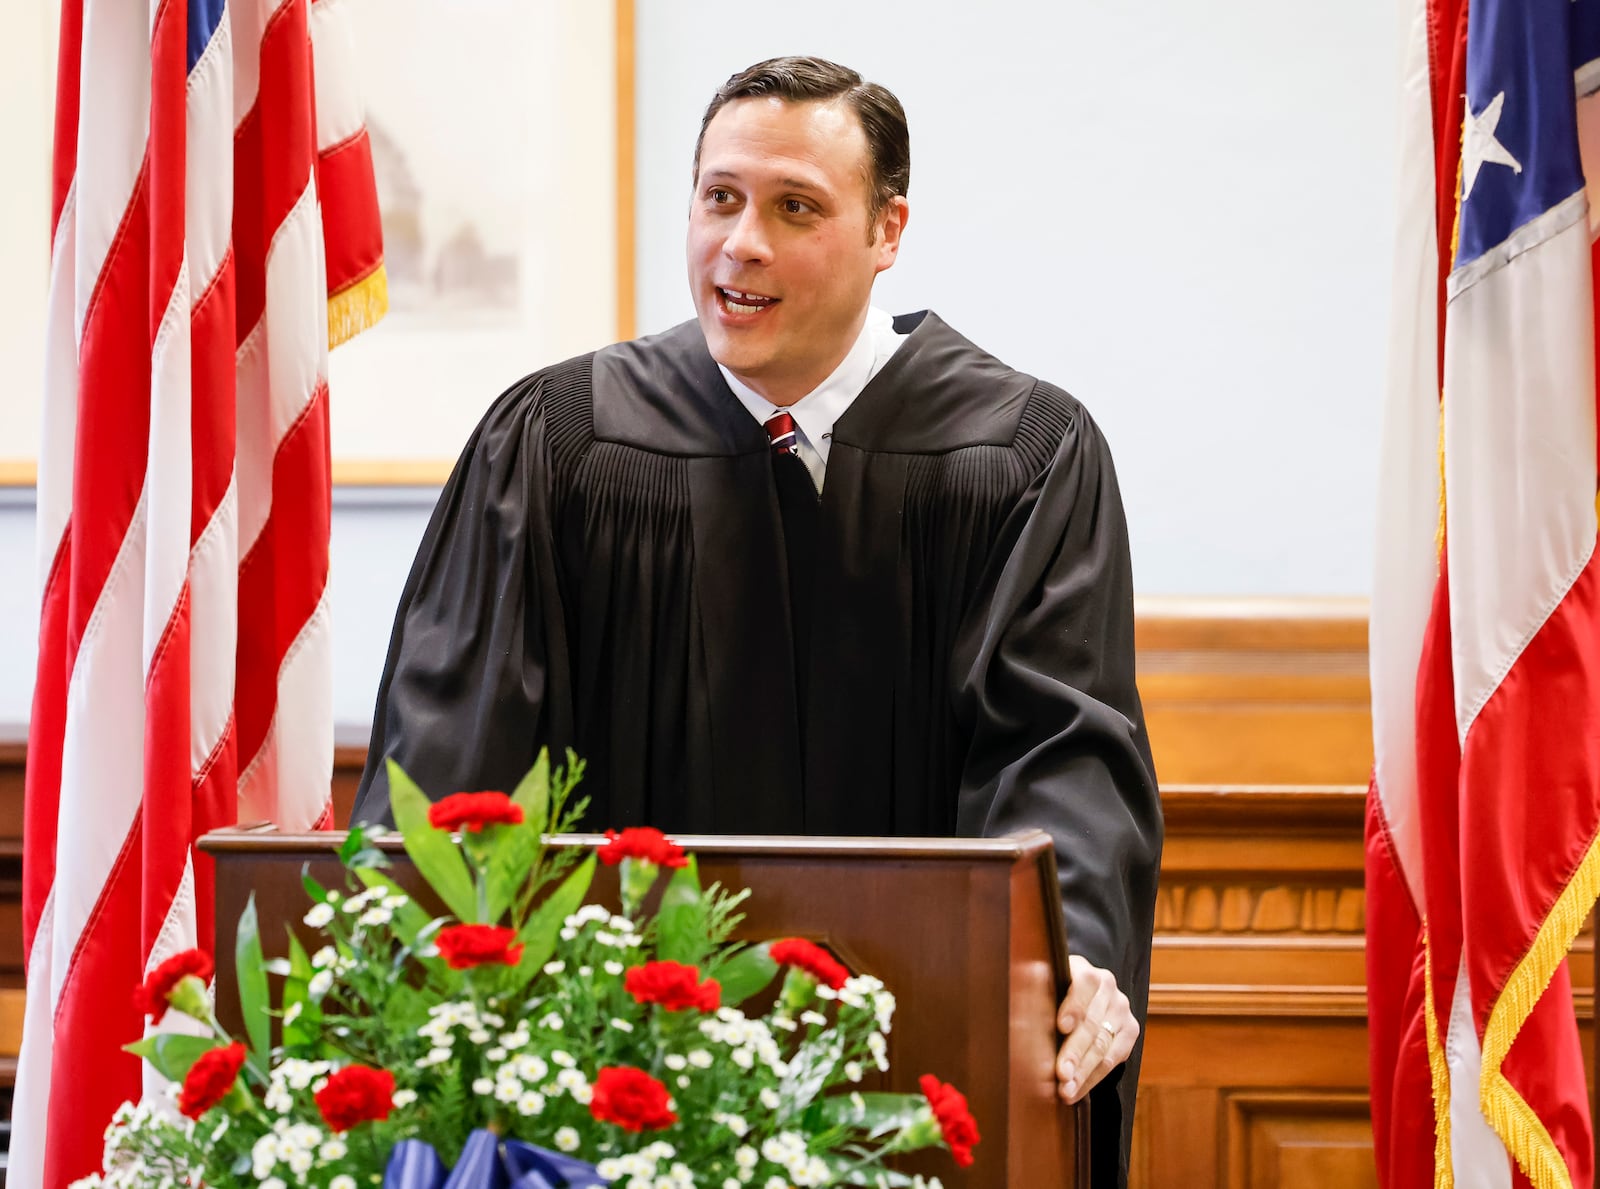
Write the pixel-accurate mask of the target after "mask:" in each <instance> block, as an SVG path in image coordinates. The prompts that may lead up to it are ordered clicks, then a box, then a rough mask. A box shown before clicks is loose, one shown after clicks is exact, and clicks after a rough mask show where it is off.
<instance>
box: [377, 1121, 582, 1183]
mask: <svg viewBox="0 0 1600 1189" xmlns="http://www.w3.org/2000/svg"><path fill="white" fill-rule="evenodd" d="M609 1184H611V1182H610V1181H608V1180H606V1179H605V1178H604V1177H602V1176H601V1175H600V1174H599V1173H598V1172H596V1171H595V1168H594V1165H592V1164H588V1163H586V1162H584V1161H582V1160H578V1159H575V1158H574V1157H571V1156H565V1155H563V1154H562V1153H560V1152H552V1151H550V1149H549V1148H541V1147H539V1146H537V1145H536V1144H526V1143H523V1142H522V1141H521V1140H517V1139H507V1140H502V1139H501V1138H500V1137H499V1136H497V1135H495V1134H494V1133H493V1132H490V1131H482V1130H479V1131H474V1132H473V1133H472V1134H471V1135H469V1136H468V1137H467V1143H466V1146H465V1147H463V1148H462V1149H461V1157H460V1159H458V1160H457V1161H456V1166H455V1168H453V1169H451V1170H449V1172H448V1173H447V1172H446V1170H445V1167H444V1161H443V1160H441V1159H439V1153H438V1152H436V1151H434V1150H433V1145H432V1144H430V1143H425V1142H424V1141H422V1140H420V1139H403V1140H401V1141H400V1142H399V1143H397V1144H396V1145H395V1146H394V1149H393V1150H392V1151H391V1152H390V1153H389V1163H388V1164H387V1165H386V1166H385V1167H384V1170H383V1189H605V1187H606V1186H607V1185H609Z"/></svg>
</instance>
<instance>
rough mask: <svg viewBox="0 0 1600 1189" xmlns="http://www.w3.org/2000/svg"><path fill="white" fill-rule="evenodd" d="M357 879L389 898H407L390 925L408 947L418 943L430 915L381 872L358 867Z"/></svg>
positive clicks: (356, 870) (356, 871) (396, 911)
mask: <svg viewBox="0 0 1600 1189" xmlns="http://www.w3.org/2000/svg"><path fill="white" fill-rule="evenodd" d="M355 877H356V878H357V879H359V880H360V881H361V882H362V883H363V884H364V885H366V886H367V887H369V888H382V889H383V890H384V894H385V895H388V896H393V895H396V894H398V895H401V896H405V897H406V902H405V903H404V904H402V905H401V906H400V907H399V908H398V909H396V910H395V914H394V917H393V919H392V920H391V921H390V925H391V926H392V928H393V929H394V934H395V936H396V937H398V938H399V939H400V940H401V941H403V942H404V943H405V944H406V945H408V946H413V945H415V944H416V943H417V934H419V933H421V932H422V930H423V928H424V927H425V926H426V925H427V923H428V914H427V913H426V912H425V911H423V909H422V908H421V907H419V906H418V904H417V902H416V901H415V900H413V899H411V897H410V895H408V894H407V893H406V891H405V890H404V889H403V888H401V886H400V885H399V884H397V883H395V882H394V880H392V879H390V878H389V877H388V876H387V875H385V874H384V873H383V872H381V871H375V870H373V869H372V868H371V867H357V868H356V869H355Z"/></svg>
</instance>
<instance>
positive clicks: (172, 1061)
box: [122, 1032, 222, 1082]
mask: <svg viewBox="0 0 1600 1189" xmlns="http://www.w3.org/2000/svg"><path fill="white" fill-rule="evenodd" d="M122 1048H123V1051H124V1052H128V1053H132V1054H133V1055H134V1056H135V1057H143V1058H144V1059H145V1060H146V1061H148V1062H150V1064H151V1065H152V1066H153V1067H154V1068H155V1071H156V1072H157V1073H159V1074H160V1075H161V1076H162V1077H164V1078H166V1079H167V1080H168V1081H169V1082H181V1081H183V1079H184V1078H186V1077H188V1076H189V1069H190V1067H191V1066H193V1065H194V1063H195V1062H196V1061H198V1060H200V1058H201V1057H202V1056H203V1055H205V1054H206V1053H209V1052H210V1051H211V1050H212V1049H220V1048H222V1042H221V1041H219V1040H218V1039H217V1038H216V1037H214V1036H189V1035H186V1034H184V1033H181V1032H158V1033H156V1034H155V1035H154V1036H147V1037H145V1038H144V1039H143V1040H140V1041H135V1042H134V1043H133V1044H131V1045H123V1046H122Z"/></svg>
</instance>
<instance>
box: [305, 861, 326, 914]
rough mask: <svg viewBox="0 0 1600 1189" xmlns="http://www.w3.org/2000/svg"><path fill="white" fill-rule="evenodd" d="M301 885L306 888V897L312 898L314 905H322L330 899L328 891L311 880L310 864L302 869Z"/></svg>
mask: <svg viewBox="0 0 1600 1189" xmlns="http://www.w3.org/2000/svg"><path fill="white" fill-rule="evenodd" d="M300 884H301V886H302V887H304V888H305V890H306V895H308V896H310V897H311V902H312V903H313V904H322V903H324V902H325V901H326V900H327V899H328V889H327V888H325V887H323V886H322V885H321V884H320V883H318V882H317V881H316V880H314V879H312V878H311V864H310V863H307V864H305V865H304V866H303V867H301V868H300Z"/></svg>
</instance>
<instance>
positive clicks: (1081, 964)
mask: <svg viewBox="0 0 1600 1189" xmlns="http://www.w3.org/2000/svg"><path fill="white" fill-rule="evenodd" d="M1071 971H1072V986H1071V989H1070V990H1069V991H1068V992H1067V997H1066V999H1064V1000H1062V1003H1061V1008H1060V1011H1059V1012H1058V1013H1057V1026H1058V1027H1059V1028H1060V1029H1061V1031H1062V1033H1063V1035H1064V1036H1065V1037H1066V1039H1065V1041H1064V1042H1063V1044H1062V1046H1061V1051H1060V1053H1058V1054H1057V1056H1056V1078H1057V1080H1058V1082H1059V1083H1060V1093H1061V1097H1062V1098H1063V1099H1064V1100H1065V1101H1067V1102H1077V1101H1079V1100H1080V1099H1082V1098H1083V1096H1084V1095H1085V1094H1087V1093H1088V1092H1089V1091H1090V1090H1091V1089H1093V1088H1094V1087H1095V1086H1096V1085H1098V1084H1099V1083H1100V1082H1101V1081H1102V1080H1103V1079H1104V1078H1105V1076H1106V1075H1107V1074H1109V1073H1110V1072H1111V1071H1112V1070H1113V1069H1115V1068H1116V1067H1117V1066H1118V1065H1120V1064H1122V1062H1124V1061H1126V1060H1127V1059H1128V1055H1129V1054H1130V1053H1132V1052H1133V1046H1134V1043H1135V1042H1136V1041H1137V1040H1138V1039H1139V1021H1138V1020H1136V1019H1134V1016H1133V1010H1132V1008H1131V1006H1130V1005H1129V1003H1128V997H1127V996H1126V995H1124V994H1123V993H1122V991H1121V990H1120V989H1119V988H1118V987H1117V980H1116V976H1115V975H1113V974H1112V973H1111V972H1110V971H1108V970H1102V969H1100V968H1099V967H1097V966H1092V965H1090V964H1089V963H1088V962H1087V961H1085V960H1084V959H1082V958H1078V957H1074V958H1072V959H1071Z"/></svg>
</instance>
